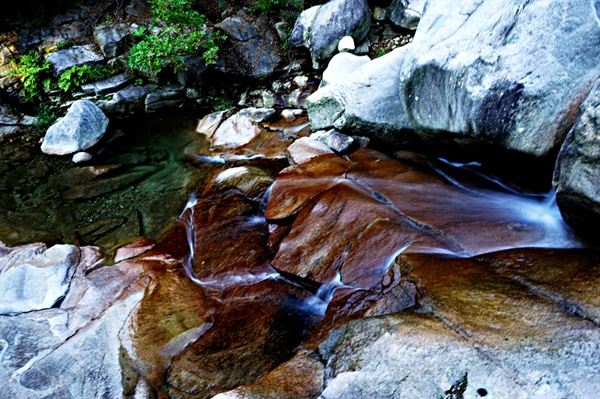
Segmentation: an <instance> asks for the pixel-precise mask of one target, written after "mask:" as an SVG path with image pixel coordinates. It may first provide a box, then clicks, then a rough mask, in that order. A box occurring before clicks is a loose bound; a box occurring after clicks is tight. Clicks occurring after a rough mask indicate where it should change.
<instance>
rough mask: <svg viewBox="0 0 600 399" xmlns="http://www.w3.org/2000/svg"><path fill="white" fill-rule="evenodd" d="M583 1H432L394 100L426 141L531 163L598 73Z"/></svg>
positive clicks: (592, 21)
mask: <svg viewBox="0 0 600 399" xmlns="http://www.w3.org/2000/svg"><path fill="white" fill-rule="evenodd" d="M597 10H598V8H594V7H592V5H591V3H590V2H589V1H583V0H579V1H573V2H568V3H566V2H548V1H542V0H533V1H518V2H497V1H493V0H470V1H465V2H460V3H456V4H455V3H454V2H453V3H452V4H450V3H448V2H447V1H443V0H433V1H429V2H428V3H427V7H426V8H425V9H424V12H423V16H422V18H421V22H420V23H419V29H418V30H417V33H416V35H415V37H414V40H413V42H412V44H411V46H410V47H411V55H410V57H408V58H407V62H406V63H405V64H404V68H403V72H402V74H401V80H402V84H401V88H402V92H401V99H402V102H403V104H404V108H405V110H406V112H407V114H408V117H409V119H410V121H411V124H412V126H413V128H414V129H415V130H417V131H418V133H419V134H420V136H421V137H423V138H424V139H425V140H426V141H429V142H431V143H435V144H437V145H444V144H456V145H459V146H462V147H468V149H469V150H470V151H471V152H474V151H478V149H477V147H480V149H486V148H488V149H489V147H490V146H491V147H492V148H493V149H492V151H497V149H498V148H504V149H508V150H511V151H515V152H517V153H520V154H524V155H525V156H527V157H530V158H531V157H533V158H535V159H540V158H541V159H544V158H546V157H552V156H553V155H554V154H556V152H557V151H558V149H559V147H560V145H561V144H562V141H563V140H564V138H565V137H566V135H567V133H568V131H569V130H570V128H571V126H573V124H574V122H575V119H576V117H577V110H578V109H579V106H580V105H581V103H582V102H583V100H584V99H585V97H586V95H587V93H588V91H589V89H590V87H591V85H592V83H593V82H594V80H595V79H596V78H597V76H598V75H599V74H600V47H599V46H598V45H597V44H598V43H599V42H600V27H599V23H598V11H597Z"/></svg>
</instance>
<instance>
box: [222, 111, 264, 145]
mask: <svg viewBox="0 0 600 399" xmlns="http://www.w3.org/2000/svg"><path fill="white" fill-rule="evenodd" d="M274 114H275V110H274V109H272V108H245V109H243V110H241V111H240V112H238V113H237V114H235V115H233V116H231V117H230V118H228V119H227V120H225V122H223V123H222V124H221V125H220V126H219V128H218V129H217V130H216V131H215V133H214V134H213V136H212V145H213V146H214V147H229V148H235V147H239V146H242V145H245V144H248V143H249V142H251V141H252V140H253V139H254V138H255V137H256V136H258V134H259V133H260V132H261V129H260V128H259V127H258V126H257V123H259V122H262V121H264V120H265V119H267V118H269V117H270V116H272V115H274Z"/></svg>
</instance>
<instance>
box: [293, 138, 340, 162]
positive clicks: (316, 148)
mask: <svg viewBox="0 0 600 399" xmlns="http://www.w3.org/2000/svg"><path fill="white" fill-rule="evenodd" d="M288 153H289V156H290V160H291V161H292V163H296V164H300V163H304V162H306V161H308V160H310V159H313V158H315V157H318V156H320V155H325V154H333V151H332V150H331V148H329V147H328V146H327V144H324V143H322V142H320V141H318V140H315V139H314V138H310V137H301V138H299V139H298V140H296V141H294V143H293V144H292V145H290V146H289V147H288Z"/></svg>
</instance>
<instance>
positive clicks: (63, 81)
mask: <svg viewBox="0 0 600 399" xmlns="http://www.w3.org/2000/svg"><path fill="white" fill-rule="evenodd" d="M104 77H105V73H104V71H103V70H102V69H100V68H92V67H90V66H89V65H82V66H74V67H72V68H69V69H67V70H66V71H64V72H63V73H62V74H61V75H60V77H59V78H58V87H59V88H60V89H61V90H62V91H64V92H67V93H71V92H73V91H75V89H76V88H78V87H79V86H81V85H82V84H85V83H89V82H95V81H98V80H101V79H104Z"/></svg>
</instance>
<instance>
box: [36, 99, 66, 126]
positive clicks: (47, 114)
mask: <svg viewBox="0 0 600 399" xmlns="http://www.w3.org/2000/svg"><path fill="white" fill-rule="evenodd" d="M59 116H60V114H59V110H58V108H57V107H56V106H52V105H47V104H42V105H40V107H39V109H38V114H37V122H36V124H35V129H36V130H37V131H38V132H39V133H45V132H46V130H48V128H49V127H50V126H52V125H53V124H54V122H56V120H57V119H58V118H59Z"/></svg>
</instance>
